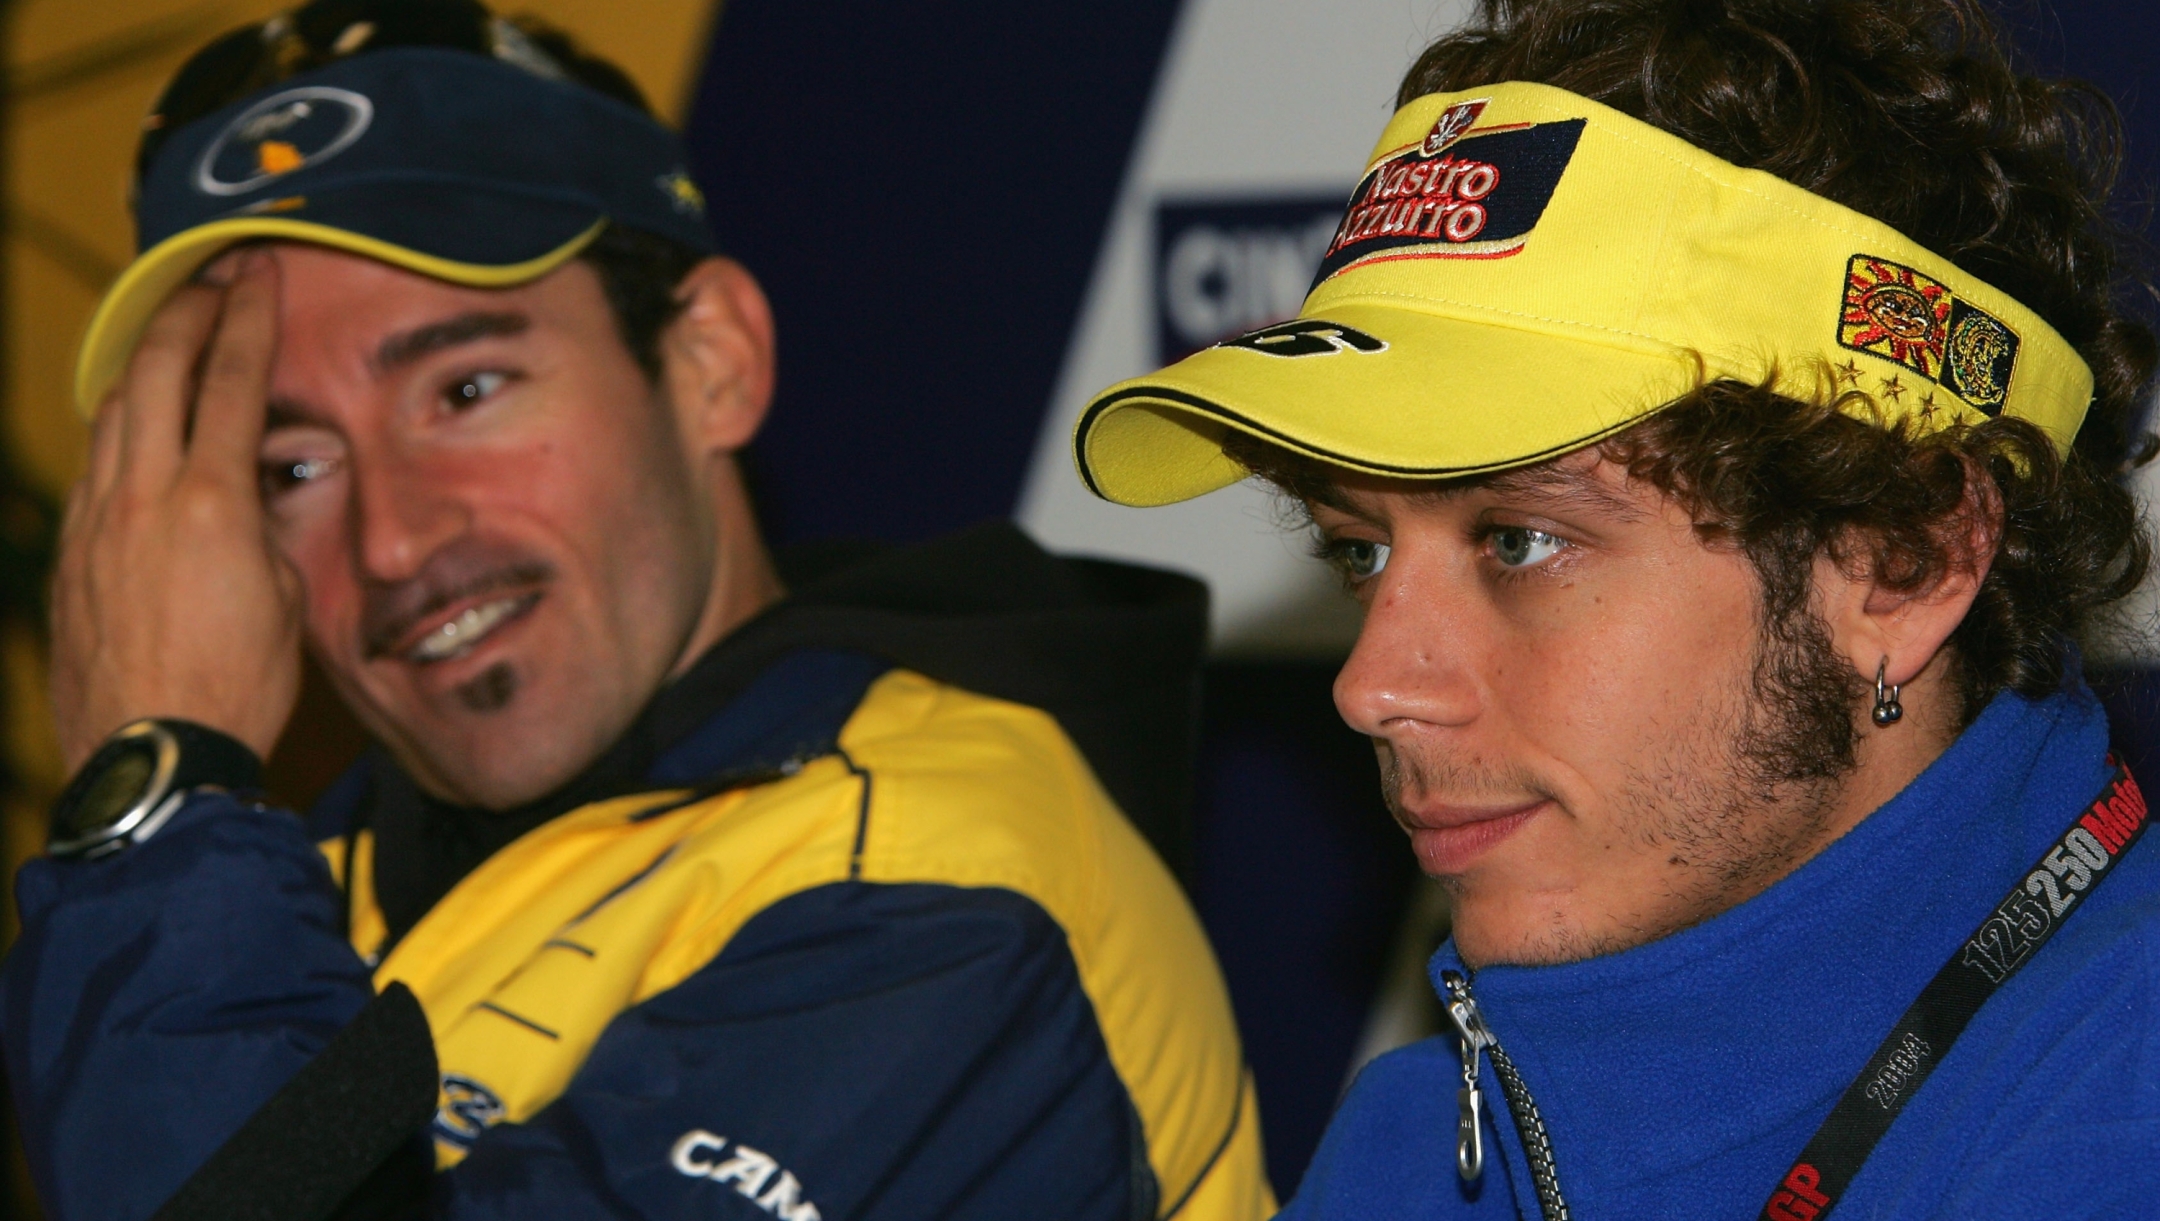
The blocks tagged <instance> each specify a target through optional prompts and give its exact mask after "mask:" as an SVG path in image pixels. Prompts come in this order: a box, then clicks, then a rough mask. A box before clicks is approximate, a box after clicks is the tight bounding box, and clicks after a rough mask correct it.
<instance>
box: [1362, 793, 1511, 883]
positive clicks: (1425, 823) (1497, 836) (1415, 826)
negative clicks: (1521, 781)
mask: <svg viewBox="0 0 2160 1221" xmlns="http://www.w3.org/2000/svg"><path fill="white" fill-rule="evenodd" d="M1547 804H1548V803H1547V801H1546V799H1544V798H1535V799H1533V800H1530V801H1526V802H1519V803H1516V804H1513V805H1505V806H1459V805H1449V804H1446V803H1441V802H1429V803H1417V804H1408V803H1406V804H1404V805H1403V806H1401V807H1400V808H1398V810H1397V812H1396V819H1397V821H1399V822H1400V823H1401V824H1402V827H1403V830H1405V831H1408V832H1409V833H1410V847H1411V850H1412V851H1414V852H1416V853H1417V858H1418V863H1419V864H1420V865H1421V866H1423V867H1424V870H1425V872H1426V873H1429V874H1433V875H1435V876H1444V875H1448V874H1456V873H1461V872H1463V871H1464V870H1467V869H1468V868H1470V866H1471V865H1473V864H1475V863H1476V862H1477V860H1478V858H1479V857H1482V856H1484V855H1485V854H1486V853H1487V852H1489V851H1491V850H1492V849H1493V848H1494V847H1496V846H1497V845H1499V844H1500V842H1501V841H1503V840H1505V839H1507V838H1508V837H1509V836H1511V835H1513V834H1515V832H1517V831H1519V830H1521V829H1522V827H1523V825H1524V824H1526V823H1528V822H1529V821H1530V820H1531V819H1533V818H1535V817H1537V815H1538V814H1539V812H1541V811H1542V810H1544V808H1545V806H1546V805H1547Z"/></svg>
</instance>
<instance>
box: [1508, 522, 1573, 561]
mask: <svg viewBox="0 0 2160 1221" xmlns="http://www.w3.org/2000/svg"><path fill="white" fill-rule="evenodd" d="M1489 537H1490V538H1491V539H1492V553H1493V558H1494V559H1496V560H1499V561H1500V563H1501V565H1502V566H1503V567H1507V568H1529V567H1531V566H1533V565H1536V564H1542V563H1544V562H1545V561H1546V560H1549V559H1551V558H1552V557H1554V556H1556V555H1558V554H1560V552H1561V551H1563V550H1565V549H1566V548H1567V542H1566V540H1564V539H1562V538H1561V537H1560V536H1559V535H1557V534H1547V533H1546V532H1545V531H1543V530H1532V529H1530V528H1528V527H1527V526H1504V527H1502V528H1500V529H1498V530H1495V531H1493V532H1492V534H1491V535H1490V536H1489Z"/></svg>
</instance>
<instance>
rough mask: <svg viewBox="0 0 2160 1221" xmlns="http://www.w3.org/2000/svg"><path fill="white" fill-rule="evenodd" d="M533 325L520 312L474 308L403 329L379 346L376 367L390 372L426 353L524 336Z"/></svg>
mask: <svg viewBox="0 0 2160 1221" xmlns="http://www.w3.org/2000/svg"><path fill="white" fill-rule="evenodd" d="M531 328H532V319H530V318H528V317H526V316H525V315H523V314H520V313H516V312H503V313H488V312H486V311H483V310H474V311H472V312H471V313H466V314H459V315H458V316H457V317H455V318H445V319H443V320H442V321H441V322H430V323H428V324H427V325H426V326H420V327H414V328H413V329H412V330H409V331H400V332H398V333H397V334H395V335H392V336H390V337H389V338H388V339H385V340H383V341H382V346H381V347H379V348H376V349H375V367H376V368H377V369H379V370H381V371H383V372H388V371H390V370H392V369H395V368H397V367H398V366H400V365H409V364H411V363H412V362H414V361H416V360H418V359H420V358H421V357H423V356H427V355H430V354H432V353H435V352H440V351H442V350H443V349H444V348H454V347H456V346H458V345H459V344H462V343H471V342H473V341H474V340H478V339H493V338H497V337H499V336H505V335H521V334H523V333H525V332H526V331H528V330H530V329H531Z"/></svg>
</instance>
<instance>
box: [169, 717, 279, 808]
mask: <svg viewBox="0 0 2160 1221" xmlns="http://www.w3.org/2000/svg"><path fill="white" fill-rule="evenodd" d="M157 723H158V724H160V725H162V726H164V727H165V730H166V732H168V733H170V734H172V736H173V737H174V739H175V740H177V741H178V742H179V743H180V766H179V768H178V769H177V770H175V771H174V773H173V779H172V787H173V788H174V789H192V788H200V787H202V786H203V785H206V784H214V785H216V786H218V787H219V788H221V789H231V790H233V791H235V792H238V791H240V790H243V789H259V788H261V787H262V772H263V764H262V757H261V756H259V755H257V754H256V753H255V752H254V751H253V750H251V749H249V748H248V745H247V743H245V742H242V741H241V740H240V739H238V738H236V737H234V736H232V735H231V734H229V733H226V732H225V731H223V730H220V729H212V728H210V727H209V726H208V725H201V724H197V723H196V722H194V721H177V720H168V719H166V718H163V717H160V718H158V719H157Z"/></svg>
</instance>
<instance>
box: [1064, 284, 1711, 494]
mask: <svg viewBox="0 0 2160 1221" xmlns="http://www.w3.org/2000/svg"><path fill="white" fill-rule="evenodd" d="M1327 320H1328V321H1329V322H1331V323H1340V324H1342V325H1343V326H1346V327H1350V328H1354V329H1355V330H1356V331H1358V332H1361V333H1364V334H1384V335H1386V336H1388V339H1387V341H1386V342H1387V346H1386V347H1385V348H1384V349H1381V350H1378V351H1361V350H1359V349H1358V348H1357V347H1355V346H1352V345H1351V344H1350V343H1347V342H1344V341H1342V340H1340V339H1331V338H1330V337H1329V333H1328V332H1326V331H1321V332H1319V333H1318V334H1317V336H1316V337H1315V339H1314V340H1313V342H1322V343H1333V344H1334V345H1335V346H1336V350H1335V351H1334V352H1333V353H1330V354H1327V355H1324V356H1319V357H1311V356H1307V357H1296V358H1292V357H1281V356H1273V355H1268V354H1265V353H1262V352H1257V351H1254V350H1252V349H1250V348H1243V347H1214V348H1208V349H1205V350H1203V351H1201V352H1198V353H1195V354H1194V355H1192V356H1190V357H1187V358H1186V359H1185V360H1183V361H1180V362H1178V363H1177V364H1175V365H1172V366H1171V367H1170V368H1168V369H1164V370H1163V371H1161V372H1160V373H1156V374H1154V375H1153V376H1151V377H1147V378H1144V379H1140V380H1138V381H1136V382H1132V383H1127V385H1125V386H1123V387H1119V388H1116V389H1113V390H1112V391H1110V392H1109V393H1107V394H1104V395H1103V396H1102V397H1101V398H1099V399H1097V400H1096V401H1095V402H1094V403H1093V404H1092V405H1091V406H1090V407H1089V408H1088V414H1087V417H1086V418H1084V419H1083V420H1082V421H1081V423H1080V427H1079V430H1078V436H1079V438H1080V442H1081V452H1080V459H1081V460H1080V470H1081V473H1082V475H1083V477H1085V478H1086V479H1087V481H1088V486H1089V489H1090V490H1091V491H1094V492H1095V493H1096V494H1097V495H1099V496H1105V497H1107V498H1109V499H1112V500H1115V501H1117V502H1118V503H1120V504H1126V505H1134V506H1154V505H1165V504H1174V503H1176V502H1178V501H1181V500H1189V499H1191V498H1192V497H1195V496H1200V495H1204V494H1206V493H1208V492H1212V491H1214V490H1216V489H1217V488H1223V487H1228V486H1229V485H1231V484H1233V483H1236V482H1238V481H1239V480H1241V479H1243V478H1245V477H1246V475H1247V474H1248V472H1247V471H1246V470H1245V468H1244V467H1242V466H1239V465H1238V464H1237V463H1236V462H1234V461H1232V460H1231V459H1230V458H1228V457H1227V456H1225V455H1224V454H1223V452H1222V445H1223V441H1224V440H1225V438H1226V437H1228V436H1229V435H1230V434H1231V433H1234V432H1235V433H1244V434H1246V435H1248V436H1251V437H1255V438H1257V439H1259V440H1262V441H1266V442H1269V443H1271V444H1273V445H1274V446H1276V447H1278V448H1281V449H1285V450H1288V451H1290V452H1292V453H1296V454H1302V455H1304V456H1306V457H1308V458H1315V459H1318V460H1320V461H1322V462H1325V463H1327V464H1329V465H1331V466H1337V467H1342V468H1344V469H1347V470H1353V471H1360V472H1363V473H1365V474H1370V475H1382V476H1394V477H1399V478H1413V479H1441V478H1447V477H1449V476H1454V475H1463V474H1470V473H1475V472H1483V471H1493V470H1501V469H1506V468H1508V467H1514V466H1526V465H1529V464H1531V463H1535V462H1542V461H1544V460H1545V459H1547V458H1551V457H1556V456H1558V455H1560V454H1564V453H1567V452H1569V451H1571V450H1575V449H1579V448H1581V447H1582V446H1584V445H1588V444H1590V443H1592V442H1594V441H1596V440H1598V439H1600V438H1601V437H1604V436H1607V435H1609V434H1611V433H1613V432H1616V431H1618V430H1619V429H1622V428H1625V427H1626V426H1627V425H1629V424H1631V423H1633V422H1634V421H1635V420H1637V419H1640V418H1641V417H1642V416H1643V415H1644V414H1646V413H1647V412H1648V411H1649V410H1651V409H1652V407H1653V406H1654V405H1656V404H1659V403H1664V402H1669V401H1671V400H1672V399H1674V398H1677V397H1679V396H1680V395H1683V394H1685V393H1687V392H1688V391H1689V390H1691V389H1693V388H1694V387H1695V385H1696V384H1697V381H1698V379H1699V378H1700V376H1701V372H1700V370H1701V366H1700V364H1699V363H1698V362H1696V361H1695V360H1694V359H1693V358H1692V357H1691V356H1690V354H1688V353H1686V352H1683V351H1681V350H1679V349H1677V348H1662V347H1659V346H1657V345H1654V344H1649V343H1627V342H1616V341H1614V340H1613V339H1612V338H1611V337H1603V336H1600V337H1586V336H1583V335H1580V334H1566V333H1562V332H1559V331H1542V330H1538V329H1527V328H1522V327H1516V326H1497V327H1496V325H1495V324H1494V323H1493V322H1492V321H1489V320H1470V319H1464V318H1453V317H1446V316H1442V315H1437V314H1431V313H1425V312H1421V311H1418V310H1414V309H1403V308H1399V307H1398V306H1395V305H1387V304H1380V303H1352V302H1341V303H1338V304H1336V305H1335V306H1334V307H1333V308H1331V309H1329V311H1328V318H1327ZM1503 336H1504V338H1502V337H1503ZM1496 341H1498V342H1505V343H1506V344H1507V345H1508V348H1509V351H1510V354H1511V357H1512V358H1511V359H1509V360H1507V361H1477V360H1462V359H1457V358H1451V357H1454V356H1455V355H1456V354H1459V353H1462V352H1466V351H1475V350H1477V349H1479V348H1481V347H1485V346H1488V345H1491V344H1493V343H1494V342H1496ZM1499 404H1505V405H1506V409H1505V410H1504V411H1496V410H1494V407H1495V406H1496V405H1499ZM1343 408H1348V409H1343Z"/></svg>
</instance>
